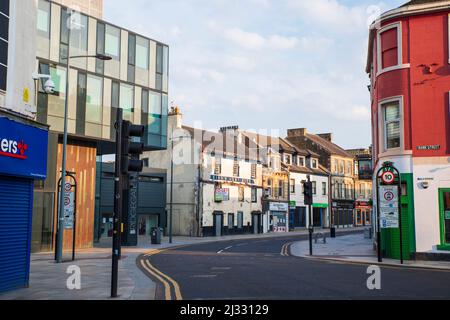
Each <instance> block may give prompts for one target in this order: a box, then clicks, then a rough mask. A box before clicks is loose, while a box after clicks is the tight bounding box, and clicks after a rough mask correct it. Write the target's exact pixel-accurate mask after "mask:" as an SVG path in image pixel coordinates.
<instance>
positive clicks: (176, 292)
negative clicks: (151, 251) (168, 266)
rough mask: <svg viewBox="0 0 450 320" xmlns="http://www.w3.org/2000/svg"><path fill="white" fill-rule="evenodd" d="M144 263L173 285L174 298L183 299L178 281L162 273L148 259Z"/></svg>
mask: <svg viewBox="0 0 450 320" xmlns="http://www.w3.org/2000/svg"><path fill="white" fill-rule="evenodd" d="M146 263H147V265H148V266H149V267H150V268H151V269H152V270H153V271H154V272H155V273H157V274H158V275H160V276H161V277H163V278H165V279H167V280H168V281H169V282H170V283H171V284H172V285H173V287H174V290H175V300H183V298H182V296H181V290H180V286H179V285H178V283H177V282H176V281H175V280H173V279H172V278H171V277H169V276H168V275H167V274H165V273H162V272H161V271H160V270H158V269H156V268H155V267H154V266H152V264H151V263H150V261H148V260H146Z"/></svg>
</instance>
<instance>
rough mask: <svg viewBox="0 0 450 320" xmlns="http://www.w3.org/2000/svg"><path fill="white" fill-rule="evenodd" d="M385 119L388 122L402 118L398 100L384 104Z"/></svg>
mask: <svg viewBox="0 0 450 320" xmlns="http://www.w3.org/2000/svg"><path fill="white" fill-rule="evenodd" d="M384 119H385V121H386V122H388V121H393V120H398V119H400V108H399V104H398V102H395V103H394V104H386V105H384Z"/></svg>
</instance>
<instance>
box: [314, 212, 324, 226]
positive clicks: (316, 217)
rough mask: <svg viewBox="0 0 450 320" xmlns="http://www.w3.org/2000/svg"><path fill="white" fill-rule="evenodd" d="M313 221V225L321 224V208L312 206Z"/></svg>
mask: <svg viewBox="0 0 450 320" xmlns="http://www.w3.org/2000/svg"><path fill="white" fill-rule="evenodd" d="M313 223H314V227H321V226H322V209H321V208H313Z"/></svg>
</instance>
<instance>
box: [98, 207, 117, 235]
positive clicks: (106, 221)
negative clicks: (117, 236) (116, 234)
mask: <svg viewBox="0 0 450 320" xmlns="http://www.w3.org/2000/svg"><path fill="white" fill-rule="evenodd" d="M113 224H114V219H113V215H112V213H104V214H103V215H102V223H101V225H100V230H101V237H102V238H110V237H112V236H113V229H114V226H113Z"/></svg>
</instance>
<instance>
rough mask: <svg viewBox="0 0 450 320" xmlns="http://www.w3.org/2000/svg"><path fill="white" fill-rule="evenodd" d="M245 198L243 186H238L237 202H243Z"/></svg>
mask: <svg viewBox="0 0 450 320" xmlns="http://www.w3.org/2000/svg"><path fill="white" fill-rule="evenodd" d="M244 200H245V189H244V187H239V202H244Z"/></svg>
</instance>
